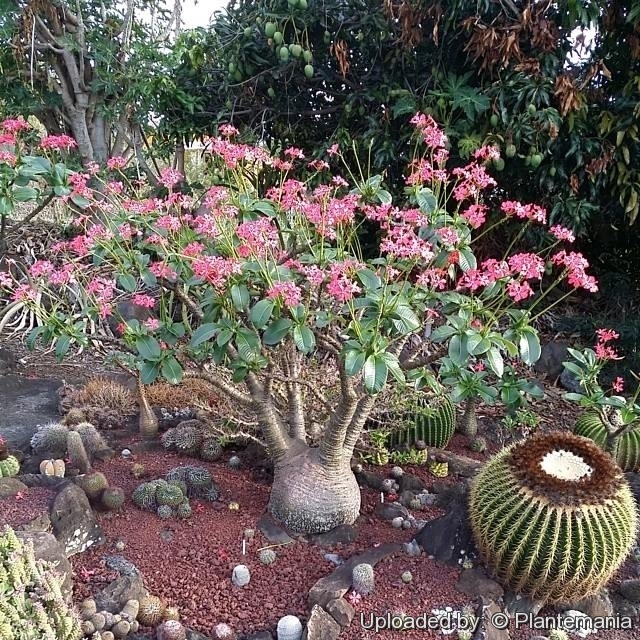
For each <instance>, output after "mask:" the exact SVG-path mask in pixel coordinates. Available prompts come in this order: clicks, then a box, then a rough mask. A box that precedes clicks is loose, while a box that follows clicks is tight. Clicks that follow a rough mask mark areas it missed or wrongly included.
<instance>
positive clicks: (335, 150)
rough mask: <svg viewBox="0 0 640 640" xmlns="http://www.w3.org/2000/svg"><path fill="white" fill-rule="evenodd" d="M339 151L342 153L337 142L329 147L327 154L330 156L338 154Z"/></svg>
mask: <svg viewBox="0 0 640 640" xmlns="http://www.w3.org/2000/svg"><path fill="white" fill-rule="evenodd" d="M339 153H340V148H339V147H338V145H337V144H332V145H331V146H330V147H329V148H328V149H327V155H329V156H337V155H338V154H339Z"/></svg>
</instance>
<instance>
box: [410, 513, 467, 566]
mask: <svg viewBox="0 0 640 640" xmlns="http://www.w3.org/2000/svg"><path fill="white" fill-rule="evenodd" d="M415 539H416V541H417V543H418V544H419V545H420V546H421V547H422V548H423V549H424V550H425V552H426V553H427V554H428V555H432V556H434V558H435V559H436V560H437V561H438V562H442V563H444V564H449V565H454V566H457V565H458V564H459V560H460V559H461V558H464V556H465V555H466V556H469V557H473V556H474V555H475V543H474V541H473V534H472V532H471V527H470V525H469V518H468V516H467V509H466V503H462V502H459V501H458V502H455V501H452V502H450V504H449V512H448V513H447V514H445V515H444V516H442V517H440V518H436V519H435V520H430V521H429V522H427V523H426V524H425V525H424V527H422V529H420V531H419V532H418V533H417V534H416V538H415Z"/></svg>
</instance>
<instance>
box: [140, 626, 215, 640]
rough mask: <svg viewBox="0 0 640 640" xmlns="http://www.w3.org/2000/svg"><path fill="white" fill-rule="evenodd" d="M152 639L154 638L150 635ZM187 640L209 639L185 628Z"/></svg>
mask: <svg viewBox="0 0 640 640" xmlns="http://www.w3.org/2000/svg"><path fill="white" fill-rule="evenodd" d="M152 637H153V638H155V637H156V636H155V635H152ZM187 640H210V638H209V636H205V635H204V634H203V633H200V632H199V631H196V630H195V629H189V628H187Z"/></svg>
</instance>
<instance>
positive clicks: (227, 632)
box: [213, 622, 237, 640]
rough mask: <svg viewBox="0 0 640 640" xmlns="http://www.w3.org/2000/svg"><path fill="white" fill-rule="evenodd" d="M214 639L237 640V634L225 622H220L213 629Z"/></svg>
mask: <svg viewBox="0 0 640 640" xmlns="http://www.w3.org/2000/svg"><path fill="white" fill-rule="evenodd" d="M213 637H214V638H216V639H217V640H236V638H237V635H236V632H235V631H234V630H233V629H232V628H231V627H230V626H229V625H228V624H226V623H225V622H219V623H218V624H217V625H216V626H215V627H214V628H213Z"/></svg>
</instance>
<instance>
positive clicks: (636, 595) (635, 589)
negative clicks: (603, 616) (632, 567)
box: [618, 578, 640, 602]
mask: <svg viewBox="0 0 640 640" xmlns="http://www.w3.org/2000/svg"><path fill="white" fill-rule="evenodd" d="M618 593H619V594H620V595H621V596H623V597H624V598H626V599H627V600H629V602H640V579H638V578H631V579H629V580H623V581H622V582H621V583H620V584H619V585H618Z"/></svg>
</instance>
